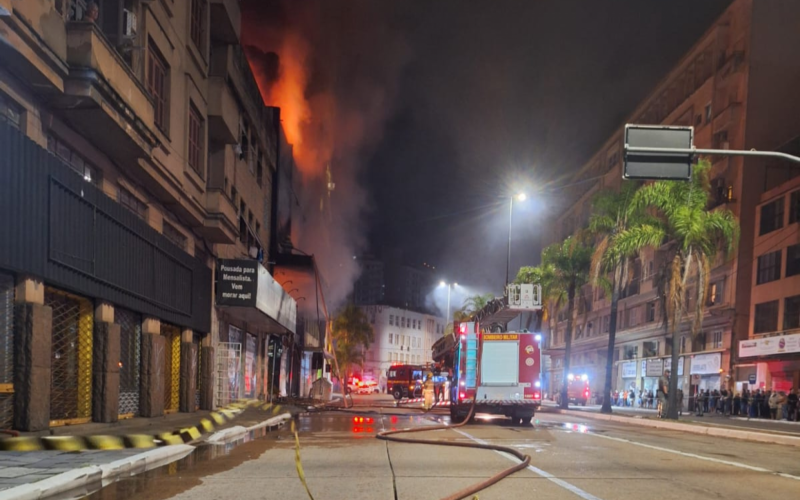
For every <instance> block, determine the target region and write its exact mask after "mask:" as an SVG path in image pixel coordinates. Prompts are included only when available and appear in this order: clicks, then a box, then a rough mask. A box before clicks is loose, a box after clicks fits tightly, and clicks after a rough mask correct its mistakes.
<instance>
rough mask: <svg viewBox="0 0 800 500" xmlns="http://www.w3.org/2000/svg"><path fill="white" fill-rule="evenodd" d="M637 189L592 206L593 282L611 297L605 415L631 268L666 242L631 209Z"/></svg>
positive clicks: (600, 198)
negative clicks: (648, 251) (623, 295)
mask: <svg viewBox="0 0 800 500" xmlns="http://www.w3.org/2000/svg"><path fill="white" fill-rule="evenodd" d="M637 189H638V186H637V184H636V183H634V182H626V183H624V184H623V185H622V189H621V190H620V191H613V190H607V191H602V192H600V193H598V195H597V196H595V198H594V200H593V202H592V215H591V217H590V219H589V232H590V233H591V234H592V235H594V236H595V237H596V239H597V242H596V244H595V247H594V253H593V254H592V265H591V281H592V284H593V285H594V286H595V287H600V288H603V289H605V290H606V293H607V294H610V295H611V316H610V317H609V325H608V348H607V350H606V372H605V382H604V384H603V407H602V408H601V410H600V411H601V412H602V413H611V398H610V397H609V396H610V394H611V383H612V382H611V373H612V369H613V366H614V348H615V343H616V336H617V309H618V305H619V298H620V295H621V293H622V291H623V289H624V288H625V286H627V285H628V282H629V278H630V276H631V274H632V273H631V272H630V268H631V264H632V263H633V259H634V258H635V257H636V256H637V254H639V253H641V251H642V250H643V249H645V248H647V247H657V246H659V245H660V244H661V242H662V241H663V240H664V228H663V226H662V224H661V223H660V220H659V219H657V218H656V217H653V216H651V215H649V214H648V213H647V211H646V210H644V209H642V208H639V209H638V210H632V209H631V202H632V198H633V196H634V194H635V193H636V190H637ZM609 275H610V276H611V278H610V281H609V279H608V276H609Z"/></svg>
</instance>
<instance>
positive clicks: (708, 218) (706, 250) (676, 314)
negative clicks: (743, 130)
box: [630, 161, 739, 419]
mask: <svg viewBox="0 0 800 500" xmlns="http://www.w3.org/2000/svg"><path fill="white" fill-rule="evenodd" d="M710 170H711V164H710V163H709V162H707V161H701V162H699V163H698V164H697V165H695V166H694V168H693V171H692V179H691V181H690V182H677V181H658V182H655V183H653V184H649V185H646V186H644V187H642V188H641V189H640V190H639V191H637V192H636V194H635V195H634V197H633V201H632V203H631V207H630V208H631V210H640V209H647V208H653V209H655V210H656V211H657V212H658V213H659V215H660V216H661V217H662V219H663V221H664V224H665V226H666V234H667V238H668V239H669V240H671V241H672V245H671V256H672V258H671V259H670V260H669V261H668V264H667V265H668V269H667V272H666V276H665V277H666V279H665V280H664V282H663V285H662V286H663V287H664V289H663V290H661V292H662V294H663V295H664V297H665V299H666V311H665V312H666V314H665V321H666V325H667V328H668V331H669V332H670V333H671V334H672V363H671V369H670V372H671V374H672V375H671V376H670V379H669V402H668V407H667V412H668V413H667V418H671V419H677V418H678V404H677V403H678V402H677V394H678V356H679V354H680V339H679V331H680V326H681V320H682V319H683V315H684V313H689V314H691V315H692V318H691V335H692V337H695V336H696V335H697V334H698V333H699V332H700V329H701V327H702V322H703V313H704V312H705V305H706V300H705V299H706V290H707V288H708V278H709V274H710V271H711V266H712V264H713V262H714V261H715V260H716V258H717V256H718V255H719V254H720V251H721V250H725V251H726V253H727V256H728V257H730V256H732V255H733V254H734V252H735V250H736V247H737V245H738V243H739V222H738V220H737V219H736V216H735V215H734V214H733V213H732V212H731V211H730V210H728V209H716V210H708V205H709V199H710V196H709V192H710V181H709V178H710ZM690 281H694V285H695V288H694V290H693V297H692V298H693V299H694V300H695V305H694V311H686V305H687V304H686V302H687V299H688V298H689V297H688V294H687V290H688V289H689V286H688V285H690V284H691V283H690Z"/></svg>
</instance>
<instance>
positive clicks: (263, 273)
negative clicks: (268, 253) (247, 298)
mask: <svg viewBox="0 0 800 500" xmlns="http://www.w3.org/2000/svg"><path fill="white" fill-rule="evenodd" d="M256 307H257V308H258V309H259V310H260V311H261V312H263V313H264V314H266V315H267V316H269V317H270V318H272V319H274V320H275V321H277V322H278V323H280V325H281V326H283V327H284V328H286V329H287V330H289V331H290V332H294V331H295V329H296V326H297V303H296V302H295V300H294V299H293V298H292V296H291V295H289V294H288V293H286V291H285V290H284V289H283V287H282V286H281V285H280V283H278V282H277V281H275V280H274V279H273V278H272V276H271V275H270V274H269V271H267V269H266V268H265V267H264V266H262V265H261V264H259V265H258V294H257V299H256Z"/></svg>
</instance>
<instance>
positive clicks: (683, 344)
mask: <svg viewBox="0 0 800 500" xmlns="http://www.w3.org/2000/svg"><path fill="white" fill-rule="evenodd" d="M685 352H686V335H684V336H683V337H681V354H683V353H685Z"/></svg>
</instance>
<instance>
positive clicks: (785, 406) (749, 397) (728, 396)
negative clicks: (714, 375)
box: [612, 389, 800, 422]
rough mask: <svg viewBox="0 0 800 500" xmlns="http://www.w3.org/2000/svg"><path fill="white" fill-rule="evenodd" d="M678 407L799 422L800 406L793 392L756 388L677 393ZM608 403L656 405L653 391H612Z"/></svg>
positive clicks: (655, 395) (799, 397) (793, 390)
mask: <svg viewBox="0 0 800 500" xmlns="http://www.w3.org/2000/svg"><path fill="white" fill-rule="evenodd" d="M678 399H679V401H680V402H681V407H683V406H684V404H686V405H687V408H688V409H690V410H692V411H695V412H697V413H713V414H719V415H723V416H734V417H748V418H766V419H771V420H788V421H793V422H797V421H800V404H798V399H800V396H798V391H797V389H792V390H790V391H788V392H786V391H762V390H761V389H756V390H754V391H750V390H749V389H744V390H742V392H741V393H740V392H734V391H729V390H727V389H722V390H717V389H714V390H709V389H706V390H701V391H699V392H698V393H697V394H696V395H695V396H693V397H691V398H689V400H688V401H684V400H683V399H684V398H683V394H682V392H681V391H679V393H678ZM612 404H613V405H615V406H621V407H636V406H638V407H639V408H647V409H655V408H656V406H657V405H658V395H657V394H656V391H653V390H644V389H639V390H638V391H636V390H634V389H630V390H622V391H614V392H613V394H612Z"/></svg>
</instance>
